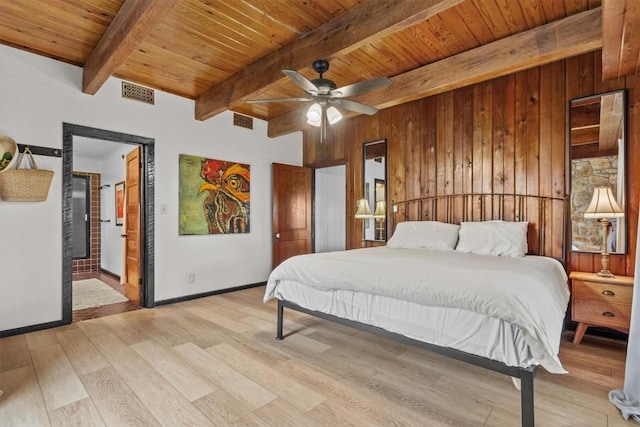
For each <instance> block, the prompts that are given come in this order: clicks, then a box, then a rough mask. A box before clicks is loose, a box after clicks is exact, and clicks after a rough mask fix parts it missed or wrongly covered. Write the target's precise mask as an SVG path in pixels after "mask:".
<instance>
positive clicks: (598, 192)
mask: <svg viewBox="0 0 640 427" xmlns="http://www.w3.org/2000/svg"><path fill="white" fill-rule="evenodd" d="M623 216H624V212H623V211H622V209H621V208H620V206H619V205H618V203H617V202H616V199H615V198H614V197H613V193H612V192H611V189H610V188H609V187H596V188H595V189H594V190H593V198H592V199H591V204H590V205H589V207H588V208H587V210H586V211H585V212H584V217H585V218H619V217H623Z"/></svg>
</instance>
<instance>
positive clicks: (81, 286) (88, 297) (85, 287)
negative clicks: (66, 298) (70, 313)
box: [72, 279, 128, 310]
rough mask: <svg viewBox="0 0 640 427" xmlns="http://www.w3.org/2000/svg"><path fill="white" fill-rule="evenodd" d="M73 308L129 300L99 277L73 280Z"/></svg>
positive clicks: (79, 308)
mask: <svg viewBox="0 0 640 427" xmlns="http://www.w3.org/2000/svg"><path fill="white" fill-rule="evenodd" d="M72 287H73V310H81V309H83V308H89V307H99V306H101V305H107V304H115V303H117V302H124V301H128V300H127V298H126V297H125V296H124V295H122V294H121V293H119V292H118V291H116V290H115V289H113V288H112V287H111V286H109V285H107V284H106V283H104V282H103V281H101V280H98V279H86V280H78V281H75V282H73V286H72Z"/></svg>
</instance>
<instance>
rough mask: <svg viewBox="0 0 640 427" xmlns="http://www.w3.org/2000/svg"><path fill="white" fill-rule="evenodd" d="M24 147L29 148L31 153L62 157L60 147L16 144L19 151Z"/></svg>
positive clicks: (22, 150) (21, 151) (22, 151)
mask: <svg viewBox="0 0 640 427" xmlns="http://www.w3.org/2000/svg"><path fill="white" fill-rule="evenodd" d="M26 148H28V149H29V150H31V154H35V155H38V156H49V157H62V149H60V148H51V147H39V146H37V145H29V144H18V151H19V152H20V153H24V150H25V149H26Z"/></svg>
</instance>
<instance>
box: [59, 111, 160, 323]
mask: <svg viewBox="0 0 640 427" xmlns="http://www.w3.org/2000/svg"><path fill="white" fill-rule="evenodd" d="M153 144H154V140H153V139H152V138H146V137H141V136H136V135H129V134H122V133H118V132H111V131H106V130H102V129H96V128H89V127H85V126H79V125H73V124H68V123H64V124H63V154H62V158H63V178H62V179H63V192H62V193H63V194H62V197H63V224H62V232H63V268H62V273H63V280H62V282H63V283H62V298H63V313H62V314H63V316H62V317H63V322H64V323H71V321H72V319H74V318H76V317H77V316H76V314H77V313H79V311H76V312H74V310H73V308H74V307H73V304H72V301H73V289H74V286H73V282H74V280H75V281H78V280H88V279H99V280H100V281H101V282H103V284H104V283H106V284H107V285H109V286H110V287H111V288H114V289H117V290H120V291H121V293H123V292H122V291H123V290H124V285H123V284H121V283H120V281H119V280H118V276H119V275H120V273H121V271H122V269H123V267H124V265H123V264H122V263H125V262H126V261H124V260H123V258H124V257H123V255H122V253H123V251H124V247H125V246H127V245H126V244H123V242H126V240H125V239H126V238H125V234H126V233H125V232H124V230H123V228H124V227H122V226H120V227H118V224H122V223H121V222H120V221H121V220H122V217H118V211H117V207H116V206H115V205H116V203H117V202H116V194H115V192H116V191H117V188H116V187H118V188H122V185H123V182H117V181H118V179H116V177H115V176H114V175H113V173H112V172H110V169H112V168H108V167H107V168H105V170H101V168H100V166H99V164H100V161H98V160H96V159H95V158H96V157H100V152H102V153H104V152H111V154H112V155H114V154H116V155H120V154H121V155H122V157H125V154H124V153H125V152H129V151H136V152H139V153H140V164H141V168H140V169H141V170H140V194H139V199H140V203H139V204H140V215H139V216H140V218H141V221H140V240H141V241H140V243H141V246H140V250H139V252H140V267H139V270H140V277H141V279H140V280H139V281H138V279H137V278H136V279H135V280H136V283H135V285H136V286H139V287H140V290H141V292H140V293H141V294H142V298H141V299H140V304H139V305H138V304H134V303H133V302H129V301H128V300H127V299H126V298H125V299H124V300H125V301H127V304H130V306H129V309H130V308H131V307H136V308H137V307H138V306H142V307H153V306H154V305H155V302H154V292H153V291H154V287H153V283H154V276H153V271H154V269H153V266H154V264H153V247H154V245H153V244H154V233H153V220H152V219H153V194H154V186H153V183H154V181H153V171H154V145H153ZM138 147H139V150H138V149H137V148H138ZM114 150H115V151H114ZM116 151H117V152H116ZM96 153H97V154H96ZM87 157H88V158H87ZM94 162H95V163H98V166H96V165H95V164H93V163H94ZM122 162H124V160H122ZM136 163H137V162H136ZM92 169H93V170H92ZM83 170H84V171H83ZM110 173H111V175H110ZM74 175H75V176H76V178H78V175H85V176H87V177H89V182H93V184H89V186H90V187H92V188H91V190H93V191H90V192H89V194H90V195H91V194H93V197H94V199H95V200H94V206H95V205H96V203H99V201H100V200H104V201H105V202H107V203H104V204H102V203H101V205H102V206H103V207H105V206H106V209H100V208H98V209H97V210H96V211H95V212H88V213H87V214H86V216H85V218H86V220H87V221H92V222H94V224H87V225H86V226H87V227H89V228H92V229H93V230H95V233H91V235H92V236H91V238H90V239H89V242H90V243H89V248H87V249H88V250H86V251H85V253H84V255H83V256H82V257H80V256H79V251H78V248H77V245H76V247H75V248H74V246H73V245H74V244H75V242H77V240H78V239H77V238H76V236H75V234H74V232H75V231H77V229H82V228H83V227H84V226H85V224H80V226H79V224H78V222H79V220H78V215H79V214H78V212H77V211H76V212H75V215H76V219H75V220H74V219H73V215H74V209H75V208H76V207H77V205H78V204H80V203H81V201H80V200H76V198H77V197H78V196H80V195H81V194H78V192H77V191H76V192H75V194H74V189H73V183H74ZM101 178H105V179H101ZM122 179H124V178H122ZM112 181H113V182H112ZM76 182H78V181H77V180H76ZM103 193H104V194H103ZM103 195H104V197H103ZM89 197H91V196H89ZM89 209H91V208H89ZM76 210H77V209H76ZM96 212H97V213H96ZM90 225H91V226H92V227H90ZM127 229H130V228H129V227H128V228H127ZM103 230H104V231H105V233H104V234H105V236H107V237H109V239H110V242H104V241H102V231H103ZM107 231H108V232H107ZM96 235H97V236H98V237H96ZM72 237H73V238H72ZM92 239H93V241H92ZM96 239H98V241H97V242H96ZM103 244H104V245H106V246H105V247H106V248H107V249H108V248H112V250H108V252H109V254H110V255H111V259H109V256H107V257H104V256H102V254H101V248H102V245H103ZM118 246H119V247H120V250H117V247H118ZM113 248H116V249H113ZM109 254H107V255H109ZM114 256H115V257H120V258H119V259H118V260H114V259H113V257H114ZM78 260H80V261H78ZM79 265H82V266H83V267H86V266H88V268H84V269H83V268H79ZM103 265H104V266H105V267H106V268H104V269H103V268H102V267H103ZM83 270H84V271H83ZM111 270H116V271H111ZM88 285H91V286H97V285H96V284H94V283H92V284H88ZM108 307H111V308H112V310H113V309H116V310H122V311H128V310H127V306H126V305H123V306H121V307H117V305H113V306H110V305H107V306H105V308H108ZM81 311H83V310H80V312H81ZM89 311H91V310H89ZM84 314H85V315H88V316H89V317H99V315H100V312H99V311H96V312H95V313H93V314H91V313H84ZM104 314H112V313H111V312H109V310H105V311H104ZM80 318H82V317H80Z"/></svg>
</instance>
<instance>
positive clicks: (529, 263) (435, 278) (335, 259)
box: [264, 247, 569, 373]
mask: <svg viewBox="0 0 640 427" xmlns="http://www.w3.org/2000/svg"><path fill="white" fill-rule="evenodd" d="M282 280H291V281H295V282H298V283H301V284H305V285H307V286H312V287H314V288H316V289H319V290H325V291H332V290H337V289H346V290H350V291H354V292H362V293H367V294H374V295H381V296H385V297H389V298H395V299H399V300H405V301H411V302H414V303H418V304H422V305H426V306H439V307H453V308H459V309H463V310H469V311H474V312H477V313H480V314H483V315H485V316H491V317H496V318H499V319H502V320H504V321H506V322H508V323H511V324H514V325H516V326H517V327H518V328H520V330H522V331H523V333H524V334H525V336H526V340H527V344H528V345H529V347H530V350H531V353H532V355H533V356H534V357H535V359H536V360H539V361H540V363H541V364H542V365H543V366H544V367H545V368H546V369H547V370H548V371H550V372H555V373H564V372H566V371H565V370H564V369H563V368H562V365H561V364H560V360H559V359H558V356H557V354H558V350H559V345H560V335H561V333H562V324H563V320H564V316H565V311H566V309H567V303H568V301H569V289H568V286H567V276H566V273H565V271H564V268H563V267H562V265H561V264H560V263H559V262H558V261H556V260H555V259H552V258H546V257H538V256H526V257H522V258H505V257H497V256H490V255H474V254H466V253H461V252H456V251H451V252H439V251H429V250H423V249H390V248H386V247H379V248H368V249H356V250H350V251H343V252H327V253H320V254H311V255H301V256H296V257H293V258H290V259H288V260H286V261H285V262H283V263H282V264H280V265H279V266H278V267H277V268H276V269H275V270H273V272H272V273H271V275H270V277H269V281H268V283H267V289H266V292H265V296H264V300H265V301H268V300H269V299H271V298H273V297H275V296H276V290H277V287H278V284H279V282H280V281H282ZM292 302H295V301H292Z"/></svg>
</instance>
